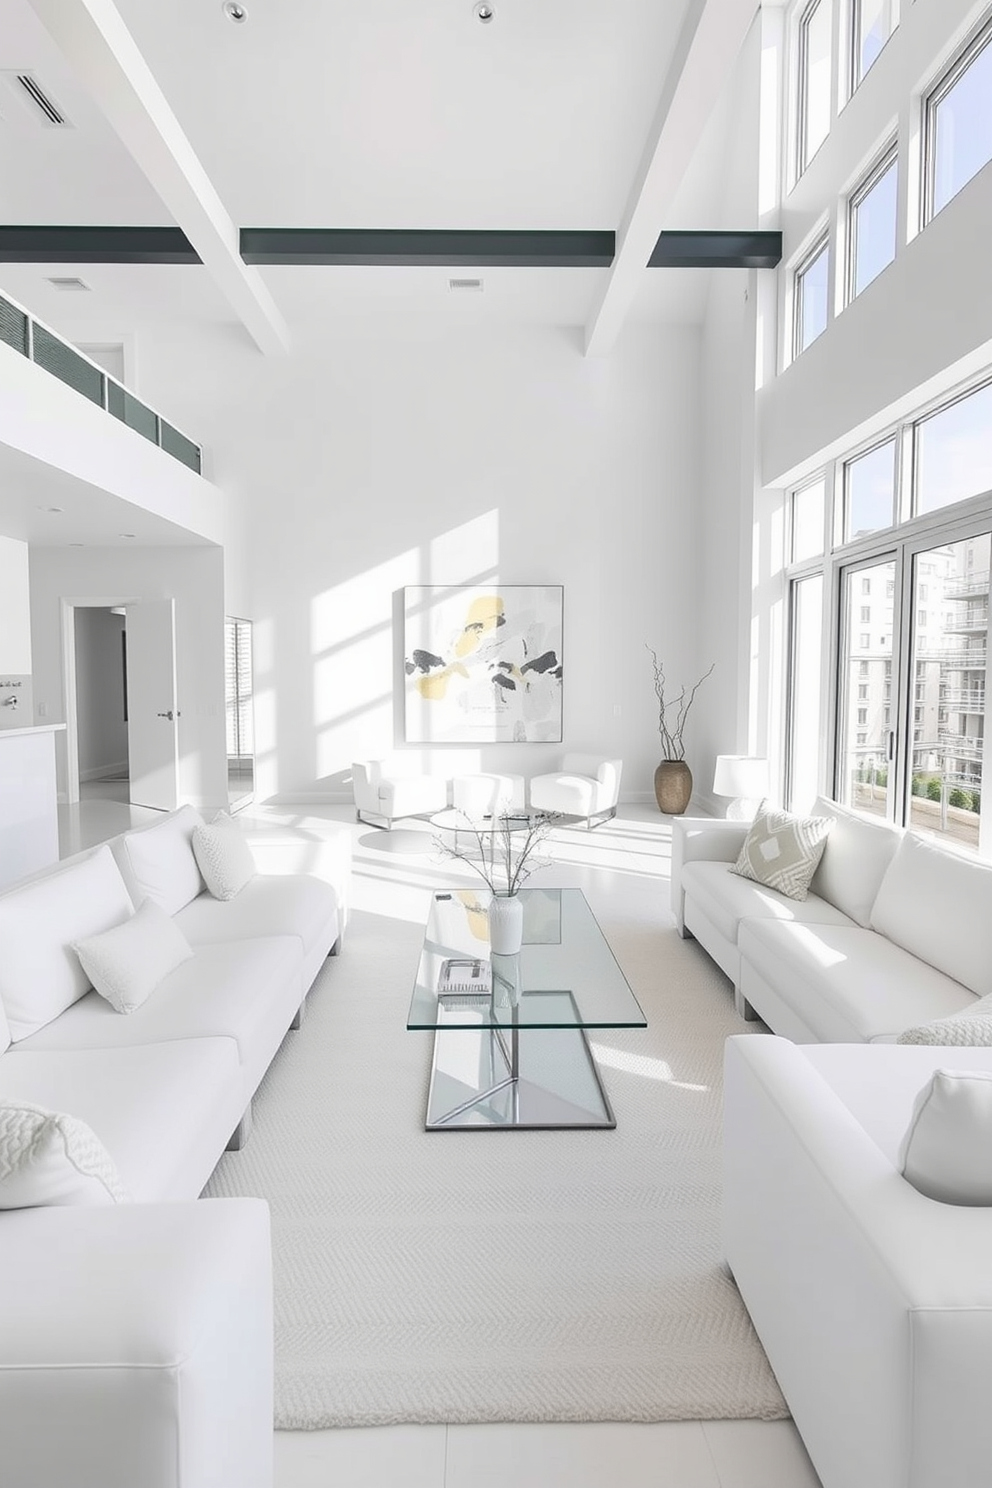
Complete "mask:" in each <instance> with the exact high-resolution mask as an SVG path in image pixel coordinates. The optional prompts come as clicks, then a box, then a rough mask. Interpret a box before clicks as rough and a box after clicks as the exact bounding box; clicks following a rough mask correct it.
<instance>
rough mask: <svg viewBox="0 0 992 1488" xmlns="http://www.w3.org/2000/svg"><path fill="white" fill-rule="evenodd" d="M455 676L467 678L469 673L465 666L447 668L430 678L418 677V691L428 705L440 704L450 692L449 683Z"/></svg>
mask: <svg viewBox="0 0 992 1488" xmlns="http://www.w3.org/2000/svg"><path fill="white" fill-rule="evenodd" d="M454 675H457V676H459V677H467V676H468V672H467V671H466V670H465V668H464V667H463V666H457V665H456V666H447V667H445V668H444V670H443V671H441V672H434V673H432V674H431V676H429V677H418V678H417V679H416V686H417V691H418V692H419V693H420V696H421V697H422V698H424V699H425V700H426V701H427V702H428V703H439V702H440V701H441V699H442V698H443V697H444V695H445V693H446V692H447V691H448V683H449V682H450V680H451V678H452V676H454Z"/></svg>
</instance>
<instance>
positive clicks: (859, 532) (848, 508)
mask: <svg viewBox="0 0 992 1488" xmlns="http://www.w3.org/2000/svg"><path fill="white" fill-rule="evenodd" d="M844 488H845V492H846V496H847V500H846V503H845V520H844V540H845V542H850V540H851V539H852V538H854V537H862V536H863V535H864V534H865V533H866V532H880V531H881V530H882V529H883V528H885V527H891V526H892V525H893V509H894V506H895V494H896V442H895V440H894V439H887V440H886V442H885V443H884V444H880V445H879V446H878V447H877V449H873V450H869V451H868V453H867V454H866V455H860V456H859V457H858V459H856V460H851V461H850V462H849V463H848V464H847V465H846V466H845V468H844Z"/></svg>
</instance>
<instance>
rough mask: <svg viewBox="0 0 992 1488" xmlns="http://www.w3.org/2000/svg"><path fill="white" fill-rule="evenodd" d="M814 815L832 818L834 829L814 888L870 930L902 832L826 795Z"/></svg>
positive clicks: (821, 797) (817, 871) (818, 800)
mask: <svg viewBox="0 0 992 1488" xmlns="http://www.w3.org/2000/svg"><path fill="white" fill-rule="evenodd" d="M813 812H814V815H816V816H821V817H829V818H830V819H831V820H832V821H833V826H832V827H831V829H830V835H829V837H828V838H827V842H826V846H825V847H824V849H823V857H822V858H821V859H820V865H819V867H818V868H817V870H816V872H815V873H814V875H813V882H812V883H811V885H810V888H811V889H812V891H813V893H814V894H819V895H820V897H821V898H822V899H826V900H827V902H828V903H829V904H834V905H836V907H837V908H838V909H842V910H843V911H844V913H845V914H846V915H850V917H851V919H852V920H854V921H855V923H856V924H858V925H861V926H863V927H864V928H865V929H867V928H868V926H869V925H870V924H871V911H872V905H873V904H874V903H875V899H876V896H877V894H878V890H879V887H880V885H881V882H882V879H883V877H884V876H885V870H886V869H887V868H888V866H889V864H890V863H891V861H892V859H893V857H894V855H895V851H896V849H897V847H898V846H899V843H900V841H901V840H902V833H901V832H900V831H899V829H898V828H897V827H893V826H890V825H889V824H888V822H884V821H877V820H876V821H872V820H871V818H870V817H865V816H861V815H859V814H858V813H857V812H856V811H848V810H847V809H846V807H844V806H838V804H837V802H836V801H828V800H827V799H826V797H824V796H818V797H817V799H816V801H815V802H814V805H813Z"/></svg>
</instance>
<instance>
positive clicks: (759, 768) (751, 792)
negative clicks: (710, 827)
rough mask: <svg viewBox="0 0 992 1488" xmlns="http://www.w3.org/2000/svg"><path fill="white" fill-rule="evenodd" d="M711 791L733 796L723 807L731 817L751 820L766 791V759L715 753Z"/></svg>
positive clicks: (749, 755) (719, 794) (750, 755)
mask: <svg viewBox="0 0 992 1488" xmlns="http://www.w3.org/2000/svg"><path fill="white" fill-rule="evenodd" d="M713 793H714V795H717V796H733V797H734V800H732V801H731V803H730V805H729V806H728V807H727V816H728V817H729V818H730V819H731V820H732V821H753V820H754V813H755V812H756V811H757V809H758V806H759V805H760V803H761V800H762V798H763V797H764V796H766V795H767V794H768V761H767V760H766V759H759V758H758V756H757V755H753V754H718V755H717V757H716V771H715V772H714V775H713Z"/></svg>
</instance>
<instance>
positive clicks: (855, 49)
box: [847, 0, 901, 98]
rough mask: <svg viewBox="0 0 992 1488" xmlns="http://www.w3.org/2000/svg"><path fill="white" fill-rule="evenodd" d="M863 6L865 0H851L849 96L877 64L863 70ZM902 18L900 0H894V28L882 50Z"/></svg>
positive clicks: (886, 44) (852, 94) (851, 96)
mask: <svg viewBox="0 0 992 1488" xmlns="http://www.w3.org/2000/svg"><path fill="white" fill-rule="evenodd" d="M863 6H864V0H851V9H850V16H849V19H850V27H851V31H850V51H849V56H848V76H847V83H848V89H849V92H848V97H849V98H853V97H854V95H855V93H856V92H857V91H858V89H859V88H860V87H861V84H862V83H863V82H864V80H865V78H866V77H867V76H868V74H869V72H871V69H872V67H874V65H875V63H874V62H873V63H872V64H871V67H868V68H866V69H865V71H864V72H862V71H861V16H862V8H863ZM900 19H901V17H900V14H899V0H892V29H891V30H890V31H889V34H888V36H887V37H886V38H885V40H884V41H883V43H882V52H884V50H885V48H886V47H887V46H888V44H889V42H890V41H891V40H892V38H893V36H894V35H895V33H896V30H897V29H898V26H899V22H900ZM882 52H879V56H881V55H882ZM876 60H877V59H876Z"/></svg>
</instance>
